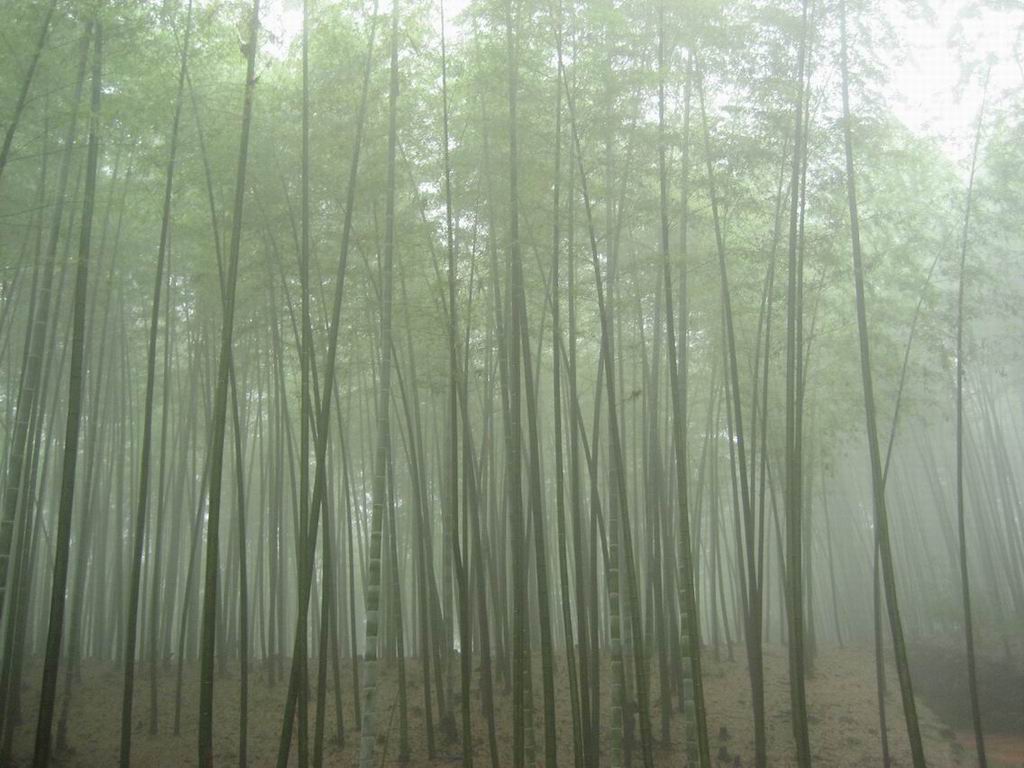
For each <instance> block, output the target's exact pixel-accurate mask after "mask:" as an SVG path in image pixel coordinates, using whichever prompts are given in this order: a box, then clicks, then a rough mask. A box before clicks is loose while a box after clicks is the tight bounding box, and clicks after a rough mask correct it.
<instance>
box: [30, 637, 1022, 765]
mask: <svg viewBox="0 0 1024 768" xmlns="http://www.w3.org/2000/svg"><path fill="white" fill-rule="evenodd" d="M736 657H737V661H736V662H732V663H731V662H725V661H723V662H721V663H714V662H713V661H710V660H709V661H707V662H706V663H705V667H706V668H705V692H706V697H707V705H708V731H709V734H710V737H711V744H712V760H713V762H717V763H718V764H720V765H723V766H730V767H732V768H742V766H749V765H752V762H753V760H752V758H753V729H752V725H751V715H750V689H749V680H748V677H747V673H746V668H745V665H744V664H743V663H742V662H741V661H739V659H741V658H742V653H741V652H740V649H737V653H736ZM539 662H540V659H539V657H537V659H536V663H535V665H534V670H535V673H536V674H537V678H536V682H535V684H534V692H535V696H536V701H537V705H536V716H537V721H536V722H537V744H538V757H540V756H541V755H542V744H543V742H542V738H543V733H542V721H541V719H540V717H541V713H540V691H541V681H540V678H539V668H540V663H539ZM346 671H349V670H346ZM455 675H457V669H455V670H453V678H452V680H453V682H454V683H455V685H454V686H453V689H454V690H455V691H457V689H458V684H457V677H456V676H455ZM765 675H766V679H765V684H766V709H767V720H768V750H769V752H768V754H769V765H771V766H773V768H775V767H776V766H778V767H779V768H783V767H784V766H790V765H794V760H793V757H792V755H793V737H792V732H791V725H790V717H789V687H788V675H787V664H786V656H785V651H784V649H777V648H772V649H768V650H767V651H766V658H765ZM407 676H408V682H409V689H408V690H409V693H408V700H409V704H408V712H409V738H410V752H411V758H410V760H409V762H407V763H404V765H406V766H424V767H426V766H436V767H440V766H452V765H456V764H458V763H460V762H461V742H459V741H457V742H454V743H445V742H444V741H443V739H442V738H441V737H440V736H438V737H437V754H436V756H435V759H434V760H433V761H431V760H429V759H428V758H427V747H426V743H427V742H426V733H425V728H424V715H423V693H422V687H421V682H422V672H421V670H420V668H419V665H418V664H417V663H416V662H415V661H410V662H409V663H408V664H407ZM38 677H39V675H38V668H33V669H32V670H31V674H30V675H28V676H27V680H28V681H29V683H30V684H29V685H27V686H26V688H25V690H24V691H23V697H24V698H23V701H24V702H25V716H24V718H23V722H22V724H21V725H20V726H19V728H18V730H17V733H16V740H15V756H16V757H15V762H14V765H15V766H19V765H28V764H29V763H30V760H31V749H32V740H33V735H34V729H35V711H34V709H35V706H36V701H37V693H36V688H37V686H38ZM874 679H875V678H874V659H873V656H872V655H871V654H870V653H868V652H864V651H858V650H849V649H847V650H838V649H833V650H823V652H822V653H821V654H820V656H819V658H818V661H817V664H816V668H815V674H814V676H813V678H811V679H810V680H809V681H808V691H807V695H808V706H809V711H810V713H811V714H810V739H811V751H812V755H813V759H814V764H815V766H821V767H823V768H824V767H828V768H845V767H849V768H853V767H854V766H878V765H880V764H881V752H880V746H879V744H880V742H879V723H878V715H877V706H876V692H875V682H874ZM890 679H894V678H890ZM136 681H137V683H136V685H137V687H136V697H135V718H134V719H135V733H134V736H133V741H132V744H133V753H132V755H133V764H134V765H137V766H147V767H149V766H154V767H156V766H159V767H161V768H162V767H165V766H166V767H167V768H171V767H172V766H175V767H176V766H191V765H195V764H196V738H197V735H196V713H197V709H198V694H199V688H198V670H197V668H194V667H192V668H187V669H186V674H185V685H184V691H183V705H182V732H181V734H180V735H179V736H174V735H172V733H171V731H172V725H173V721H174V688H175V671H174V669H173V668H169V669H162V670H161V671H160V676H159V700H158V712H159V727H160V731H159V734H158V735H156V736H151V735H149V734H148V732H147V730H148V729H147V724H148V720H149V701H148V690H149V688H148V670H145V669H144V670H140V671H139V672H138V673H137V677H136ZM652 681H653V685H652V691H651V705H652V712H651V719H652V724H653V728H654V732H655V736H660V722H661V719H660V709H659V707H658V698H659V697H658V683H657V676H656V675H652ZM602 682H603V683H604V687H603V689H602V696H603V697H605V698H604V704H605V706H604V709H603V711H602V717H603V718H606V717H607V715H608V709H607V703H606V702H607V698H606V696H607V691H608V688H607V684H606V682H605V681H602ZM556 685H557V686H558V690H559V694H560V695H559V696H558V701H557V704H558V708H557V717H558V728H559V736H560V738H559V741H558V747H559V762H560V764H562V765H572V757H573V755H572V739H571V738H570V737H569V734H570V732H571V713H570V711H569V705H568V699H567V697H566V696H565V688H566V686H565V676H564V670H562V669H559V674H558V676H557V678H556ZM342 689H343V707H342V709H343V714H344V718H345V721H344V724H345V736H346V741H345V745H344V746H343V747H339V746H338V745H337V743H336V742H335V741H334V740H333V737H334V735H335V723H336V720H335V713H334V707H333V705H332V704H330V703H329V704H328V707H327V715H328V720H327V723H328V725H327V734H328V738H327V745H326V747H325V761H324V762H325V764H326V765H331V766H350V765H355V764H356V761H357V760H356V758H357V754H358V748H359V744H358V734H357V733H356V732H355V731H354V729H353V725H354V717H353V709H352V707H353V701H352V696H351V691H352V686H351V678H350V677H349V676H348V675H346V674H343V677H342ZM285 691H286V684H285V683H283V682H280V681H279V682H278V684H277V685H276V686H275V687H270V686H268V685H267V682H266V678H265V675H264V671H263V669H262V668H261V667H257V668H256V669H255V670H254V671H253V672H252V675H251V678H250V702H249V744H248V758H249V764H250V765H253V766H265V765H273V761H274V758H275V755H276V750H277V743H278V738H279V734H280V729H281V712H282V709H283V700H284V695H285ZM892 694H893V692H892V691H891V692H890V696H889V707H888V711H889V741H890V747H891V750H892V755H893V763H892V764H893V765H894V766H909V765H911V760H910V749H909V745H908V743H907V739H906V736H905V731H904V727H903V720H902V708H901V706H900V703H899V700H898V693H897V694H896V695H892ZM215 696H216V699H215V706H216V712H217V718H216V723H215V749H216V762H217V764H218V765H236V764H237V763H238V678H237V670H236V669H232V670H230V671H229V672H228V673H227V674H225V675H224V676H223V677H220V678H218V680H217V683H216V689H215ZM473 697H474V712H473V718H474V746H475V753H474V758H475V762H476V764H477V765H490V760H489V755H488V748H487V734H486V726H485V723H484V721H483V718H482V716H481V715H480V709H479V706H478V705H479V695H478V692H477V691H476V690H475V689H474V692H473ZM332 698H333V696H332V695H331V694H329V696H328V702H330V701H331V699H332ZM397 703H398V699H397V685H396V675H395V674H394V671H393V670H390V671H389V673H388V674H387V675H385V677H384V679H383V680H382V684H381V688H380V704H381V707H382V711H381V712H380V714H379V721H378V722H379V724H380V725H379V731H380V732H381V733H380V737H379V740H378V749H377V753H378V757H379V759H380V762H379V765H382V766H398V765H403V763H400V762H399V760H398V750H399V735H398V734H399V715H398V706H397ZM455 706H456V707H458V703H457V702H456V703H455ZM120 709H121V674H120V671H119V670H118V669H116V668H115V667H113V666H112V665H110V664H106V663H99V662H87V663H86V664H85V665H84V667H83V670H82V679H81V682H80V683H79V684H78V686H77V687H76V689H75V691H74V693H73V697H72V700H71V708H70V718H69V726H68V739H67V740H68V748H67V749H66V750H65V751H63V752H61V753H59V754H58V756H57V759H56V760H55V764H56V765H59V766H67V767H69V768H70V767H73V766H75V767H77V766H82V767H86V766H87V767H89V768H93V767H94V766H95V767H100V766H112V765H116V763H117V754H118V752H117V750H118V739H119V727H120ZM456 713H458V709H456ZM919 714H920V718H921V727H922V732H923V736H924V740H925V753H926V755H927V758H928V764H929V766H932V767H933V768H953V767H954V766H965V767H966V766H970V765H973V764H975V759H974V755H973V751H972V750H973V745H972V743H971V740H970V735H969V733H966V732H964V731H960V730H954V729H953V728H951V727H949V726H948V725H947V724H945V723H943V722H942V721H940V720H939V718H938V717H937V716H936V715H935V714H934V713H933V711H932V709H931V708H929V707H928V706H927V704H926V703H925V702H923V701H921V700H919ZM312 717H313V711H312V708H311V715H310V720H311V723H312ZM435 717H436V715H435ZM497 720H498V747H499V752H500V755H499V757H500V759H501V764H502V765H507V764H509V762H510V760H511V744H512V734H511V722H512V717H511V696H510V695H508V694H507V693H506V692H504V690H503V688H502V686H500V685H499V686H498V690H497ZM967 730H969V729H967ZM682 732H683V723H682V718H681V717H680V716H679V715H678V713H674V714H673V720H672V742H671V743H670V744H664V743H661V742H660V741H659V743H658V744H657V746H656V751H655V763H656V765H658V766H670V765H671V766H680V765H683V764H684V760H683V757H682V755H683V750H682V745H683V739H682ZM988 746H989V764H990V765H992V766H993V768H1009V767H1010V766H1012V768H1021V766H1024V733H1013V732H1010V733H993V734H992V736H991V737H990V738H989V739H988ZM609 749H610V745H609V744H608V735H607V729H603V730H602V752H603V754H604V755H607V754H609ZM292 761H293V764H294V763H295V762H297V761H296V759H295V749H294V747H293V750H292ZM634 765H636V766H639V765H640V760H639V755H636V756H635V758H634Z"/></svg>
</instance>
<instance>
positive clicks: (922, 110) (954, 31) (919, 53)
mask: <svg viewBox="0 0 1024 768" xmlns="http://www.w3.org/2000/svg"><path fill="white" fill-rule="evenodd" d="M889 1H890V2H891V7H893V8H894V12H895V15H894V19H893V22H894V26H895V28H896V29H897V31H898V34H899V36H900V38H901V39H902V41H903V46H904V48H903V51H902V54H903V55H902V56H900V57H899V58H898V59H897V57H896V56H894V57H893V59H894V61H893V63H892V66H891V71H890V73H889V77H890V84H891V86H892V91H891V94H892V95H891V97H890V107H891V108H892V110H893V112H894V113H895V114H896V116H897V117H899V118H900V120H902V121H903V123H905V124H906V125H907V126H908V127H909V128H910V129H911V130H913V131H914V132H915V133H917V134H919V135H924V136H929V137H931V138H934V139H936V140H937V141H938V142H939V143H940V145H941V146H942V147H943V148H944V149H945V151H946V152H947V153H948V154H949V156H950V157H951V158H952V159H954V160H956V161H963V160H964V158H965V157H966V156H967V154H968V153H969V152H970V147H971V141H972V138H973V133H974V126H975V122H976V120H977V115H978V109H979V107H980V105H981V100H982V90H983V89H982V82H983V79H984V69H985V66H984V64H983V62H985V61H986V60H988V59H989V57H991V60H992V61H993V62H994V64H993V68H992V73H991V76H990V83H989V95H988V101H989V104H990V105H993V104H997V103H998V102H999V101H1000V100H1001V99H1003V98H1005V97H1006V95H1007V94H1009V93H1012V92H1015V91H1019V90H1020V89H1021V88H1022V87H1024V0H1018V1H1017V2H1011V3H1002V4H1003V5H1016V8H1015V9H1013V10H978V9H976V8H975V6H978V5H981V4H984V0H932V3H931V5H932V8H933V11H934V15H933V17H932V18H931V19H925V18H921V17H920V16H917V17H910V16H908V15H905V14H903V13H902V12H900V10H899V8H900V7H901V6H903V4H897V3H896V2H892V0H889ZM469 2H470V0H445V13H446V16H447V18H448V20H449V21H448V25H449V30H448V31H449V35H450V36H451V37H457V34H456V31H455V30H453V29H452V28H451V21H450V20H451V19H452V18H454V17H455V16H456V15H457V14H458V13H459V12H460V11H461V10H462V9H463V8H465V7H466V6H467V5H468V4H469ZM988 4H989V5H992V4H993V3H992V2H991V0H989V2H988ZM262 21H263V25H264V27H265V28H266V29H267V30H269V31H270V32H271V33H272V34H274V35H275V36H276V37H277V38H278V42H277V43H276V44H275V45H273V46H272V50H271V53H272V54H273V55H283V54H284V52H285V51H286V50H287V48H288V46H289V44H290V43H291V41H292V40H294V39H295V37H296V36H297V35H298V33H299V31H300V29H301V26H302V6H301V0H266V3H265V9H264V12H263V17H262ZM958 41H960V42H958ZM965 63H972V64H976V65H977V66H976V67H975V72H974V73H973V74H972V75H971V76H970V77H969V78H967V79H966V80H965V79H964V74H963V73H964V71H965V68H964V64H965Z"/></svg>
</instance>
